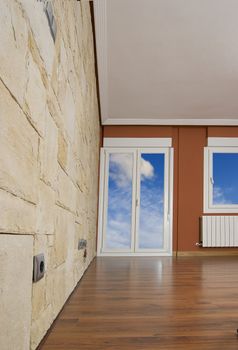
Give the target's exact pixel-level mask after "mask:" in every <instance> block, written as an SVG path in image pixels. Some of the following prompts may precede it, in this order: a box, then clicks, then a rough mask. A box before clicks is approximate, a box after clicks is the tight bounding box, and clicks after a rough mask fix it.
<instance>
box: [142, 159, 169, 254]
mask: <svg viewBox="0 0 238 350" xmlns="http://www.w3.org/2000/svg"><path fill="white" fill-rule="evenodd" d="M163 245H164V154H155V153H151V154H148V153H143V154H142V155H141V182H140V220H139V248H140V249H161V248H163Z"/></svg>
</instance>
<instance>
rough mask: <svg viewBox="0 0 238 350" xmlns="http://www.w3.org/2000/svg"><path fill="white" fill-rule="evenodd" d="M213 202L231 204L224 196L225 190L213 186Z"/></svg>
mask: <svg viewBox="0 0 238 350" xmlns="http://www.w3.org/2000/svg"><path fill="white" fill-rule="evenodd" d="M213 204H218V205H219V204H231V203H230V202H229V201H227V199H226V197H225V190H223V189H221V187H218V186H214V187H213Z"/></svg>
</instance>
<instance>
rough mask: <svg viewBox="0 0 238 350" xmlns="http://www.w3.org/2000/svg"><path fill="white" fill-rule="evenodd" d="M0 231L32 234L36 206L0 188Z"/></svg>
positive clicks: (34, 228)
mask: <svg viewBox="0 0 238 350" xmlns="http://www.w3.org/2000/svg"><path fill="white" fill-rule="evenodd" d="M0 208H1V210H0V232H4V233H9V232H11V233H15V234H16V233H19V234H34V232H35V231H36V206H35V205H34V204H32V203H29V202H26V201H24V200H22V199H20V198H18V197H16V196H14V195H12V194H11V193H9V192H6V191H5V190H1V189H0Z"/></svg>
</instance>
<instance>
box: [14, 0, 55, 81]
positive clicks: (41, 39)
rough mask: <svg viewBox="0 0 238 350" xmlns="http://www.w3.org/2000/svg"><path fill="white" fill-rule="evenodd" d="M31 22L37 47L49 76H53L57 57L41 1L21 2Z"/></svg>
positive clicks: (24, 0) (22, 0)
mask: <svg viewBox="0 0 238 350" xmlns="http://www.w3.org/2000/svg"><path fill="white" fill-rule="evenodd" d="M19 2H20V3H21V5H22V8H23V10H24V12H25V14H26V17H27V18H28V20H29V22H30V27H31V30H32V32H33V36H34V39H35V41H36V45H37V47H38V50H39V53H40V56H41V58H42V61H43V62H44V66H45V69H46V72H47V74H48V76H49V77H50V76H51V72H52V66H53V61H54V55H55V48H54V41H53V38H52V36H51V33H50V27H49V24H48V20H47V17H46V14H45V11H44V4H43V2H40V1H29V0H19Z"/></svg>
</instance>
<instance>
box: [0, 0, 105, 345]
mask: <svg viewBox="0 0 238 350" xmlns="http://www.w3.org/2000/svg"><path fill="white" fill-rule="evenodd" d="M51 4H52V8H53V14H54V19H55V22H56V27H57V32H56V38H55V41H54V40H53V38H52V35H51V31H50V27H49V23H48V19H47V17H46V13H45V9H44V6H45V5H44V2H43V1H37V0H11V1H9V0H2V1H1V3H0V26H1V30H0V43H1V45H0V62H1V64H0V137H1V147H0V259H1V261H9V263H6V264H2V263H1V266H0V278H1V283H5V286H4V287H3V292H2V289H1V288H2V287H0V293H3V296H4V298H3V299H2V300H1V303H2V305H1V307H2V308H3V310H4V311H5V313H6V316H3V314H2V312H1V313H0V325H1V334H2V335H1V338H0V348H1V350H7V349H14V350H17V349H19V350H28V349H36V347H37V345H38V344H39V342H40V341H41V339H42V338H43V336H44V335H45V333H46V332H47V330H48V329H49V327H50V325H51V324H52V322H53V320H54V319H55V318H56V316H57V314H58V313H59V311H60V310H61V308H62V307H63V305H64V303H65V301H66V300H67V298H68V297H69V295H70V294H71V292H72V291H73V289H74V287H75V286H76V284H77V283H78V281H79V280H80V278H81V277H82V275H83V273H84V272H85V270H86V268H87V267H88V265H89V263H90V262H91V260H92V259H93V257H94V256H95V249H96V221H97V201H98V200H97V198H98V163H99V142H100V124H99V112H98V101H97V92H96V78H95V60H94V50H93V34H92V23H91V15H90V5H89V2H88V1H80V2H79V1H76V0H67V1H65V0H52V1H51ZM80 238H84V239H87V240H88V254H87V258H84V257H83V251H79V250H78V249H77V248H78V240H79V239H80ZM18 249H19V251H18ZM15 253H16V255H15V258H14V256H13V254H15ZM20 253H22V254H20ZM39 253H43V254H44V255H45V262H46V273H45V276H44V277H43V278H42V279H41V280H40V281H39V282H37V283H34V284H32V261H33V255H36V254H39ZM14 259H15V260H17V262H16V263H17V269H16V270H14V266H13V265H14V263H15V262H14V261H15V260H14ZM26 261H27V267H26V266H25V264H26ZM21 269H22V271H24V274H23V278H22V279H21V277H20V273H19V274H18V275H17V276H15V274H16V273H17V272H19V271H20V270H21ZM15 277H16V279H15V282H14V278H15ZM14 283H16V284H17V291H16V290H12V288H13V287H14ZM8 288H9V293H8V294H7V293H6V290H7V289H8ZM25 291H26V292H25ZM4 293H5V294H4ZM0 296H2V294H1V295H0ZM19 298H20V299H21V301H19V303H17V301H18V299H19ZM13 306H14V307H15V313H13ZM19 315H21V316H20V317H19ZM20 318H21V320H20ZM30 320H31V321H30ZM7 329H12V334H11V339H10V337H9V332H8V331H7ZM23 329H24V330H23ZM5 330H6V331H5ZM13 333H14V334H13ZM19 344H20V345H19Z"/></svg>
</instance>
